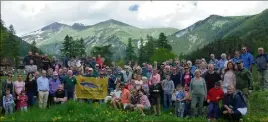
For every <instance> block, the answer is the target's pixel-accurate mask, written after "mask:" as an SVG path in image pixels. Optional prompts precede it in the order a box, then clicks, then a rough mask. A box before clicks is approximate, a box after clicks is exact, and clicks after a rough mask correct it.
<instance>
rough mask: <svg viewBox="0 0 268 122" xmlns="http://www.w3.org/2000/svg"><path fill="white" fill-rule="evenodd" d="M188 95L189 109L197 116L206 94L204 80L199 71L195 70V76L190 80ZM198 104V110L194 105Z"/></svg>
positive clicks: (199, 113) (200, 111)
mask: <svg viewBox="0 0 268 122" xmlns="http://www.w3.org/2000/svg"><path fill="white" fill-rule="evenodd" d="M190 96H191V100H192V103H191V109H192V115H194V116H198V115H201V113H202V108H203V103H204V100H205V98H206V96H207V85H206V81H205V80H204V79H203V78H202V77H201V71H200V70H199V69H197V70H196V71H195V77H194V78H193V79H192V80H191V82H190ZM197 105H198V111H197V109H196V106H197Z"/></svg>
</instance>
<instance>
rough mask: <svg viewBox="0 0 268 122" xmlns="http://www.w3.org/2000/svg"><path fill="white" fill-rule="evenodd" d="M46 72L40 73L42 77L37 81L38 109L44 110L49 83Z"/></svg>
mask: <svg viewBox="0 0 268 122" xmlns="http://www.w3.org/2000/svg"><path fill="white" fill-rule="evenodd" d="M46 73H47V72H46V71H45V70H43V71H42V76H41V77H39V78H38V79H37V89H38V98H39V107H40V108H46V107H47V100H48V94H49V92H48V91H49V81H48V79H47V77H46Z"/></svg>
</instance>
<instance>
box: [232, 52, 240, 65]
mask: <svg viewBox="0 0 268 122" xmlns="http://www.w3.org/2000/svg"><path fill="white" fill-rule="evenodd" d="M239 60H241V56H240V52H239V51H235V56H234V58H233V59H232V62H233V63H235V64H236V63H237V62H238V61H239Z"/></svg>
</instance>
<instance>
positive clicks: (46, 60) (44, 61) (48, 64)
mask: <svg viewBox="0 0 268 122" xmlns="http://www.w3.org/2000/svg"><path fill="white" fill-rule="evenodd" d="M42 64H43V67H42V68H43V70H46V71H47V70H48V69H49V68H50V67H51V62H50V60H49V58H48V56H47V54H45V55H44V58H43V59H42Z"/></svg>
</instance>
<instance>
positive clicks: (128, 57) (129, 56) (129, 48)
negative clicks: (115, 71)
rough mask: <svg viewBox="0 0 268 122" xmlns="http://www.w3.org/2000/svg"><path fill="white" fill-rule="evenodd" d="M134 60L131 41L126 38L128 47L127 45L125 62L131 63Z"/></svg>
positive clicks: (134, 55)
mask: <svg viewBox="0 0 268 122" xmlns="http://www.w3.org/2000/svg"><path fill="white" fill-rule="evenodd" d="M135 58H136V54H135V51H134V46H133V45H132V39H131V38H128V45H127V49H126V57H125V59H126V62H128V61H132V60H134V59H135Z"/></svg>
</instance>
